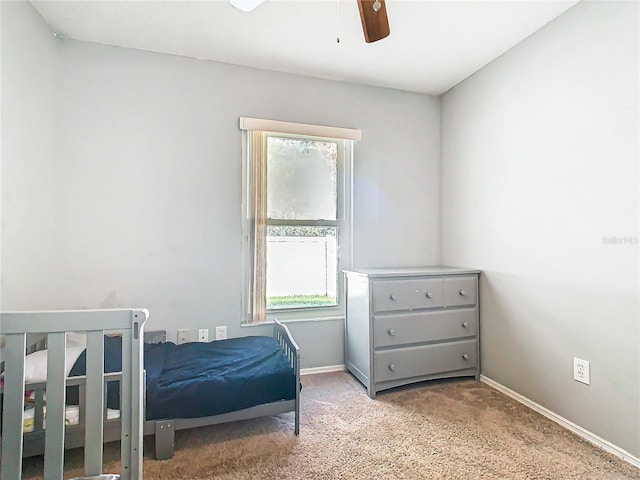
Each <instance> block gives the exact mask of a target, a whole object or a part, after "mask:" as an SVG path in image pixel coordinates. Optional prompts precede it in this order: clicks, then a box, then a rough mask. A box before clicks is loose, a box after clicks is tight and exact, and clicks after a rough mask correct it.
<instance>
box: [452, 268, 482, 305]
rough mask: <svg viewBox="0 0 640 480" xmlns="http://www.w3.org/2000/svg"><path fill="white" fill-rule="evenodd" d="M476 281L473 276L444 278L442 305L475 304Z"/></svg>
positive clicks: (476, 300)
mask: <svg viewBox="0 0 640 480" xmlns="http://www.w3.org/2000/svg"><path fill="white" fill-rule="evenodd" d="M477 291H478V281H477V278H476V277H475V276H473V277H455V278H445V279H444V306H445V307H455V306H461V305H475V304H476V303H477V302H478V299H477Z"/></svg>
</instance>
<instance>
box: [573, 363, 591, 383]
mask: <svg viewBox="0 0 640 480" xmlns="http://www.w3.org/2000/svg"><path fill="white" fill-rule="evenodd" d="M573 379H574V380H576V381H578V382H582V383H584V384H587V385H591V368H590V365H589V361H588V360H582V359H581V358H576V357H573Z"/></svg>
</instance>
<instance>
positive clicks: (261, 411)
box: [0, 317, 300, 480]
mask: <svg viewBox="0 0 640 480" xmlns="http://www.w3.org/2000/svg"><path fill="white" fill-rule="evenodd" d="M3 320H4V317H3ZM25 324H28V322H27V323H25ZM85 328H86V327H85ZM30 331H34V330H33V329H30ZM69 331H73V330H69ZM0 332H2V333H4V325H3V329H2V330H0ZM273 337H274V338H275V339H276V340H277V342H278V343H279V345H280V346H281V347H282V349H283V351H284V353H285V355H286V357H287V359H288V361H289V364H290V365H291V367H292V368H293V370H294V372H295V377H296V386H297V387H298V388H296V396H295V399H291V400H282V401H277V402H272V403H266V404H262V405H257V406H254V407H251V408H246V409H243V410H238V411H234V412H229V413H224V414H220V415H214V416H210V417H200V418H176V419H162V420H147V421H144V422H141V425H142V432H143V435H154V436H155V457H156V459H158V460H167V459H169V458H171V457H172V456H173V450H174V435H175V431H176V430H183V429H188V428H195V427H201V426H205V425H216V424H221V423H227V422H234V421H237V420H246V419H251V418H258V417H263V416H271V415H279V414H281V413H287V412H295V424H294V432H295V434H296V435H298V434H299V433H300V388H299V386H300V349H299V348H298V345H297V344H296V342H295V341H294V340H293V337H292V336H291V333H290V331H289V329H288V328H287V327H286V326H285V325H283V324H282V323H280V322H278V321H277V320H276V321H274V325H273ZM143 338H144V341H145V342H147V343H158V342H159V341H165V338H166V335H165V334H164V332H147V333H145V334H144V336H143ZM43 348H46V343H45V342H42V341H40V342H37V343H36V344H34V345H33V346H32V348H28V351H29V353H30V351H34V350H41V349H43ZM22 351H23V352H24V351H25V350H24V348H22ZM63 357H64V353H63ZM89 368H90V367H89V363H88V362H87V371H89ZM122 375H123V374H122V373H120V372H118V373H107V374H103V378H104V380H103V381H104V382H105V383H106V382H122ZM23 378H24V377H23ZM66 385H67V386H76V385H77V386H79V388H80V405H79V409H80V422H79V423H78V424H77V425H67V426H66V429H65V435H64V448H65V449H71V448H77V447H81V446H83V445H85V437H86V427H85V425H86V418H87V415H86V411H87V408H88V402H89V401H90V400H87V401H85V400H84V397H85V394H84V392H86V391H87V390H88V387H87V384H86V377H70V378H67V380H66ZM143 385H144V382H143ZM45 386H46V384H45V383H39V384H29V385H28V389H29V390H34V391H35V405H34V408H35V412H34V429H33V431H32V432H27V433H24V435H23V436H24V448H23V449H22V456H23V457H29V456H34V455H42V454H43V453H46V450H45V436H46V432H47V430H48V428H47V429H44V428H43V419H44V412H43V406H44V401H43V392H44V388H45ZM5 391H6V388H5ZM1 392H2V390H1V389H0V393H1ZM143 392H144V390H143ZM5 395H6V393H5ZM21 395H22V397H23V396H24V393H22V394H21ZM5 398H6V401H5V404H6V403H7V402H8V401H9V399H8V397H6V396H5ZM47 403H49V397H48V396H47ZM121 405H123V402H121ZM142 405H144V402H142ZM47 408H49V407H47ZM105 412H106V409H105V408H104V407H103V408H102V413H103V415H102V417H103V418H102V420H103V427H102V428H103V440H104V442H105V443H106V442H112V441H116V440H120V439H121V436H122V434H123V432H122V428H121V421H120V419H119V418H116V419H107V418H106V413H105ZM48 416H49V413H48V411H47V426H48V425H49V418H48ZM5 418H7V417H5ZM20 418H21V417H20ZM121 418H122V417H121ZM139 418H140V419H143V418H144V415H143V414H142V415H141V416H140V417H139ZM13 428H16V427H15V426H14V427H13ZM20 428H22V425H20ZM4 434H5V433H4V429H3V436H4ZM3 453H4V452H3ZM18 458H19V457H18ZM3 463H4V462H3ZM3 470H4V469H3ZM7 478H9V477H7ZM16 478H19V477H16ZM47 478H49V477H47ZM123 478H125V477H123ZM1 480H4V477H2V479H1ZM12 480H13V479H12ZM134 480H135V479H134Z"/></svg>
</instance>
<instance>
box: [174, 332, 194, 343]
mask: <svg viewBox="0 0 640 480" xmlns="http://www.w3.org/2000/svg"><path fill="white" fill-rule="evenodd" d="M190 337H191V333H190V332H189V330H187V329H181V330H178V341H177V342H176V343H177V344H178V345H180V344H182V343H187V342H189V341H190V340H191V338H190Z"/></svg>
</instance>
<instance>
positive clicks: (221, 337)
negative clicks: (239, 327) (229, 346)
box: [216, 326, 227, 340]
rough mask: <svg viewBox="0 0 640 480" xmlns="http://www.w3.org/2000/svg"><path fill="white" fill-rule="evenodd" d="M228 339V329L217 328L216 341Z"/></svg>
mask: <svg viewBox="0 0 640 480" xmlns="http://www.w3.org/2000/svg"><path fill="white" fill-rule="evenodd" d="M225 338H227V327H226V326H224V327H216V340H224V339H225Z"/></svg>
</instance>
